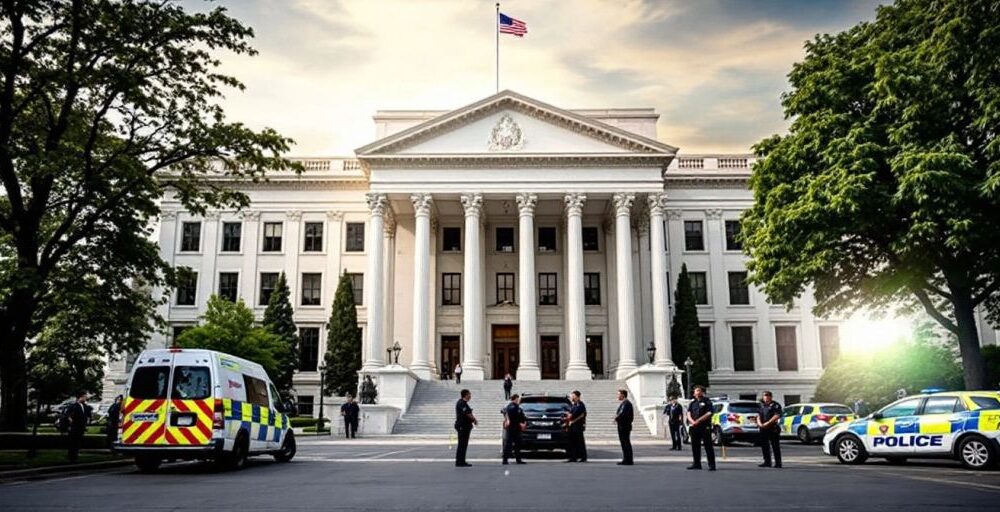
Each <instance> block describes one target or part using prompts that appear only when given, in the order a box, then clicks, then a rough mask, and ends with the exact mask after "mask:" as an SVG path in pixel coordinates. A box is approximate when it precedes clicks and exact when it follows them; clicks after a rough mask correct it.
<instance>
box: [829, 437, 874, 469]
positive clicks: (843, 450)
mask: <svg viewBox="0 0 1000 512" xmlns="http://www.w3.org/2000/svg"><path fill="white" fill-rule="evenodd" d="M834 447H835V449H836V452H837V460H839V461H840V463H841V464H861V463H863V462H864V461H866V460H868V452H866V451H865V447H864V446H863V445H862V444H861V441H859V440H858V438H856V437H854V436H843V437H841V438H840V439H837V442H836V443H835V444H834Z"/></svg>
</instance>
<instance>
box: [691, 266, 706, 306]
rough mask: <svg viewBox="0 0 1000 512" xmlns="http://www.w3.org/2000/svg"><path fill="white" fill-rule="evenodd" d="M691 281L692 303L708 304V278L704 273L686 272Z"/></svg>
mask: <svg viewBox="0 0 1000 512" xmlns="http://www.w3.org/2000/svg"><path fill="white" fill-rule="evenodd" d="M688 277H689V278H690V279H691V291H692V292H694V303H695V304H699V305H705V304H708V278H707V277H706V275H705V273H704V272H688Z"/></svg>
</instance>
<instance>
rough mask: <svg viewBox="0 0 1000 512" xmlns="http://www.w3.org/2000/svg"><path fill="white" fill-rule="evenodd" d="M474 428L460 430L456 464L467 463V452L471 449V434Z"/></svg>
mask: <svg viewBox="0 0 1000 512" xmlns="http://www.w3.org/2000/svg"><path fill="white" fill-rule="evenodd" d="M470 435H472V429H467V428H463V429H459V430H458V449H457V450H455V464H465V453H466V452H468V451H469V436H470Z"/></svg>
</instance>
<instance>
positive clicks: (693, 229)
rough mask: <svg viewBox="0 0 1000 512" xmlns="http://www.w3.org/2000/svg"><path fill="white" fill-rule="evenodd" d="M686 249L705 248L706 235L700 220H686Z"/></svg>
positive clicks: (700, 249) (701, 249) (697, 249)
mask: <svg viewBox="0 0 1000 512" xmlns="http://www.w3.org/2000/svg"><path fill="white" fill-rule="evenodd" d="M684 249H686V250H688V251H704V250H705V235H704V232H703V231H702V223H701V221H700V220H686V221H684Z"/></svg>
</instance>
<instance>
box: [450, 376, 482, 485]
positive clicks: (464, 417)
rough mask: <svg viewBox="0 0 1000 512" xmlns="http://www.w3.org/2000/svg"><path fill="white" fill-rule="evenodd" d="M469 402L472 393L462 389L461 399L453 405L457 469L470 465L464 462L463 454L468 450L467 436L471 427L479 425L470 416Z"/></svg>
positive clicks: (470, 432) (474, 418)
mask: <svg viewBox="0 0 1000 512" xmlns="http://www.w3.org/2000/svg"><path fill="white" fill-rule="evenodd" d="M469 400H472V392H471V391H469V390H468V389H463V390H462V397H461V398H459V399H458V402H456V403H455V430H456V431H458V449H457V450H455V467H459V468H467V467H469V466H471V465H472V464H469V463H467V462H465V453H466V452H467V451H468V450H469V436H470V435H472V426H473V425H478V424H479V421H478V420H476V417H475V416H474V415H473V414H472V407H469Z"/></svg>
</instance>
